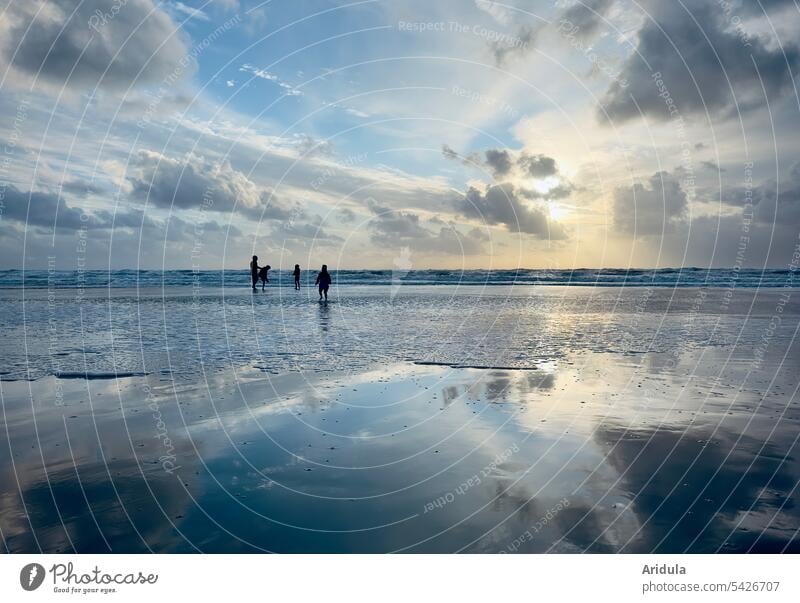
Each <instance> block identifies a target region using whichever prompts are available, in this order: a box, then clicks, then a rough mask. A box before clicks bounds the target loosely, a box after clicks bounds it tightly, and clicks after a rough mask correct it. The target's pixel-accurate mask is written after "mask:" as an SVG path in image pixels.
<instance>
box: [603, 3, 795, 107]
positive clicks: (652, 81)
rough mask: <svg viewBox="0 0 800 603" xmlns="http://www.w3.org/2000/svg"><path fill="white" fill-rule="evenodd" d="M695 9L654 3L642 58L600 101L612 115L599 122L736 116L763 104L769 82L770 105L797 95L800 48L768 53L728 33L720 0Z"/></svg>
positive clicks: (630, 63) (643, 33)
mask: <svg viewBox="0 0 800 603" xmlns="http://www.w3.org/2000/svg"><path fill="white" fill-rule="evenodd" d="M691 6H692V8H691V9H688V8H684V7H683V5H681V7H678V6H677V5H675V4H673V3H668V2H665V3H662V4H654V5H653V8H652V13H651V16H652V19H649V20H647V21H646V22H645V23H644V25H643V26H642V28H641V29H640V30H639V33H638V44H637V48H636V52H634V53H632V54H631V55H630V56H629V57H628V59H627V60H626V61H625V63H624V65H623V68H622V72H621V74H620V78H621V80H618V81H615V82H613V83H612V84H611V86H610V87H609V88H608V90H607V91H606V93H605V96H604V97H603V99H602V101H601V105H602V107H601V109H602V110H604V111H605V113H603V111H602V110H601V111H600V112H599V113H598V115H599V117H600V119H605V118H606V115H605V114H607V117H608V119H610V120H612V121H625V120H629V119H632V118H634V117H636V116H638V115H640V112H641V113H642V114H644V115H646V116H649V117H652V118H654V119H657V120H662V121H666V120H668V119H670V117H675V116H677V115H685V116H690V115H693V114H699V115H705V113H706V111H707V110H708V111H709V112H711V113H712V114H713V115H717V114H720V115H722V117H731V116H734V115H735V114H736V112H737V110H740V111H747V110H750V109H756V108H761V107H762V106H763V102H764V91H762V82H763V87H764V90H765V91H766V94H767V95H768V97H770V98H771V99H774V98H776V97H778V96H781V95H783V94H784V93H786V92H788V91H790V90H792V75H793V74H796V73H797V72H798V66H799V65H800V53H798V49H797V46H796V45H792V44H786V43H784V44H782V45H781V46H780V47H778V48H771V47H769V48H768V47H767V45H766V44H767V43H766V42H764V41H763V39H762V38H756V37H747V36H743V35H742V34H741V32H739V31H736V30H734V29H731V28H729V27H728V26H727V23H726V21H725V20H724V16H723V14H722V12H721V11H720V10H719V7H718V6H717V3H716V2H710V1H705V2H702V3H700V4H692V5H691ZM689 10H691V12H689ZM620 81H625V82H626V84H627V85H626V86H625V87H623V86H622V85H621V84H620ZM669 99H671V101H672V102H673V103H674V108H673V106H672V105H670V104H669V102H667V101H668V100H669Z"/></svg>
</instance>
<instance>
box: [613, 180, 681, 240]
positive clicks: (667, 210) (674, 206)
mask: <svg viewBox="0 0 800 603" xmlns="http://www.w3.org/2000/svg"><path fill="white" fill-rule="evenodd" d="M687 207H688V202H687V199H686V193H685V192H684V191H683V189H682V188H681V185H680V182H679V181H678V179H677V178H676V177H675V176H674V175H672V174H669V173H668V172H657V173H655V174H653V175H652V176H651V177H650V178H649V180H648V183H647V185H644V184H641V183H638V182H637V183H636V184H634V185H633V186H632V187H620V188H617V189H616V190H615V191H614V226H615V227H616V229H617V230H618V231H619V232H621V233H625V234H629V235H634V236H647V235H660V234H662V233H665V232H670V231H672V230H673V229H674V228H675V226H676V225H677V224H679V223H680V222H681V221H682V220H683V218H684V216H685V213H686V209H687Z"/></svg>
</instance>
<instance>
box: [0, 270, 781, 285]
mask: <svg viewBox="0 0 800 603" xmlns="http://www.w3.org/2000/svg"><path fill="white" fill-rule="evenodd" d="M316 274H317V271H316V270H304V271H303V282H304V283H305V284H307V285H308V284H313V282H314V278H315V277H316ZM331 274H332V275H333V282H334V285H378V286H380V285H383V286H387V285H388V286H391V285H482V286H492V285H567V286H584V287H585V286H592V287H602V286H606V287H618V286H639V287H748V288H764V287H787V286H792V283H793V281H794V278H795V271H793V270H788V269H781V268H763V269H753V268H747V269H745V268H742V269H731V268H662V269H632V268H629V269H625V268H622V269H614V268H600V269H594V268H591V269H590V268H585V269H572V270H544V269H515V270H408V271H406V270H332V271H331ZM270 281H271V286H273V287H274V286H293V285H294V280H293V277H292V271H291V270H272V271H271V272H270ZM249 284H250V271H249V270H85V271H48V270H0V288H17V287H25V288H29V289H47V288H48V287H49V288H58V289H69V288H95V287H105V288H108V287H111V288H126V287H173V286H174V287H189V286H200V287H243V286H249Z"/></svg>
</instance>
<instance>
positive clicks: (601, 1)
mask: <svg viewBox="0 0 800 603" xmlns="http://www.w3.org/2000/svg"><path fill="white" fill-rule="evenodd" d="M613 3H614V0H582V1H580V2H577V3H576V4H573V5H572V6H570V7H568V8H567V9H565V10H564V12H563V13H561V17H560V19H561V20H564V21H568V22H569V24H570V25H571V26H572V27H574V28H577V29H575V35H576V36H578V37H579V38H581V39H582V40H587V39H589V38H592V37H594V35H595V34H596V33H597V31H598V30H599V29H600V26H601V25H602V24H603V17H605V15H607V14H608V11H609V9H610V8H611V5H612V4H613Z"/></svg>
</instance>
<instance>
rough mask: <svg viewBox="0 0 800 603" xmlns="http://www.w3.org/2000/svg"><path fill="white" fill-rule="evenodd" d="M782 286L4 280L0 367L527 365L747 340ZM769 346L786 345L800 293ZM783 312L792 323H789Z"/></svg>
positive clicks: (765, 324)
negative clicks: (11, 284)
mask: <svg viewBox="0 0 800 603" xmlns="http://www.w3.org/2000/svg"><path fill="white" fill-rule="evenodd" d="M783 294H784V293H783V291H782V290H774V289H770V290H762V291H757V290H755V289H744V290H725V289H661V288H646V287H643V288H591V287H584V288H578V287H541V288H537V287H500V286H496V287H491V288H484V287H477V286H462V287H442V286H434V287H419V286H408V287H399V288H397V289H394V288H392V287H379V286H371V287H341V288H334V289H333V290H332V292H331V301H330V302H329V303H327V304H325V303H322V304H320V303H318V301H317V294H316V292H315V291H313V290H309V289H305V290H303V291H299V292H296V291H294V290H293V289H285V288H276V289H269V290H267V291H266V292H264V293H261V292H260V291H259V292H258V293H256V294H251V293H250V292H249V290H247V289H245V290H242V289H234V290H229V289H224V290H222V289H213V290H207V289H196V290H193V289H191V288H172V289H163V290H162V289H139V290H137V289H112V290H103V289H95V290H87V291H85V292H83V293H80V294H76V293H75V292H74V291H69V290H57V291H53V292H48V291H46V290H33V291H25V292H23V291H21V290H6V291H0V357H2V358H3V362H2V364H0V378H2V379H3V380H4V381H11V380H16V379H38V378H40V377H43V376H46V375H60V376H62V377H76V376H85V377H86V378H90V379H92V378H93V379H97V378H113V377H114V376H116V375H120V374H121V375H123V376H126V375H140V374H155V375H159V374H161V375H168V376H169V377H170V378H172V379H177V380H181V381H195V380H198V379H202V378H203V375H208V374H213V373H217V372H224V371H226V370H230V369H239V368H242V367H253V368H256V369H258V370H261V371H263V372H265V373H269V374H275V375H277V374H282V373H285V372H289V371H295V372H296V371H302V372H306V373H319V372H336V373H352V374H358V373H359V372H360V371H363V370H366V369H368V368H370V367H373V366H376V365H379V364H387V363H395V362H406V361H408V362H422V363H439V364H446V365H464V366H479V367H511V368H523V369H532V368H536V367H537V366H538V365H539V364H540V363H542V362H548V361H550V360H553V359H557V358H563V357H565V356H566V355H568V354H571V353H576V352H584V351H596V352H612V353H617V354H639V353H643V352H646V351H655V352H661V353H668V354H674V353H678V352H680V351H681V350H682V349H684V348H687V347H688V348H690V347H709V346H726V345H734V344H735V345H737V346H740V347H741V346H755V345H757V343H758V341H759V340H760V339H761V338H762V335H763V333H764V332H765V330H767V329H769V322H770V320H771V317H772V316H773V315H774V314H775V313H776V308H778V307H779V306H780V305H781V295H783ZM781 310H782V311H783V314H782V315H783V316H786V317H787V320H786V322H785V323H784V324H783V325H781V328H780V329H773V331H774V332H772V334H771V335H770V340H769V342H768V343H769V345H770V346H772V347H777V348H784V347H786V345H787V343H788V342H789V341H790V340H791V338H792V336H793V328H794V327H795V326H796V324H797V323H796V321H797V318H798V316H800V295H795V296H794V297H790V299H789V302H788V303H786V304H785V305H783V306H781ZM792 321H793V322H792Z"/></svg>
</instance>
